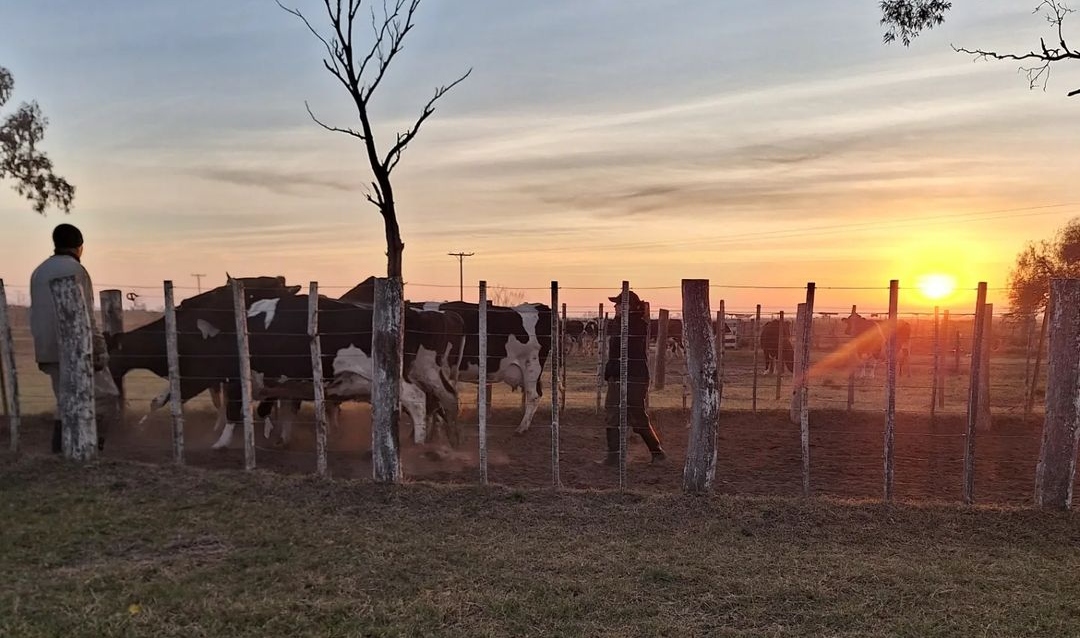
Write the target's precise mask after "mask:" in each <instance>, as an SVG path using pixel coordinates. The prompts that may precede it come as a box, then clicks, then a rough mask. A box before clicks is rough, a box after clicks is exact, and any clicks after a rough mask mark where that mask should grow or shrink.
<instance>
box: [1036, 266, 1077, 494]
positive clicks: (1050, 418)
mask: <svg viewBox="0 0 1080 638" xmlns="http://www.w3.org/2000/svg"><path fill="white" fill-rule="evenodd" d="M1050 299H1051V301H1052V303H1051V304H1050V307H1051V311H1050V312H1048V314H1050V315H1051V319H1050V355H1049V357H1048V358H1047V361H1046V363H1047V375H1048V376H1047V383H1046V418H1045V419H1044V421H1043V436H1042V448H1041V450H1040V452H1039V464H1038V466H1037V469H1036V471H1035V502H1036V503H1037V504H1038V505H1039V506H1040V507H1046V508H1055V509H1068V508H1069V507H1071V506H1072V493H1073V481H1074V478H1075V476H1076V452H1077V449H1076V448H1077V440H1078V438H1080V348H1077V346H1076V344H1077V343H1080V279H1054V280H1051V282H1050Z"/></svg>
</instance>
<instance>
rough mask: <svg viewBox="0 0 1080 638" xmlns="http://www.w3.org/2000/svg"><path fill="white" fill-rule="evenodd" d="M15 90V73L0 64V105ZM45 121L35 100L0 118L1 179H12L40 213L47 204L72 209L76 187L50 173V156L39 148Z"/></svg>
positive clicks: (66, 209) (51, 166)
mask: <svg viewBox="0 0 1080 638" xmlns="http://www.w3.org/2000/svg"><path fill="white" fill-rule="evenodd" d="M14 90H15V78H14V76H12V74H11V71H8V70H7V69H5V68H4V67H2V66H0V107H2V106H4V105H5V104H7V101H8V100H9V99H10V98H11V94H12V93H13V92H14ZM48 124H49V121H48V120H47V119H46V118H45V116H44V115H42V113H41V108H40V107H38V105H37V102H30V103H25V102H24V103H23V104H20V105H19V108H17V109H15V112H14V113H12V114H11V115H8V116H7V117H6V118H4V119H3V121H2V122H0V180H4V179H11V180H14V181H15V184H14V188H15V192H16V193H18V194H19V195H22V196H24V197H26V198H27V199H29V200H30V201H32V202H33V203H34V210H35V211H36V212H38V213H40V214H42V215H44V214H45V210H46V209H47V208H49V207H50V206H56V207H58V208H60V209H62V210H63V211H64V212H71V202H72V200H74V199H75V187H74V186H72V185H71V184H69V183H68V181H67V180H65V179H64V178H63V177H60V176H58V175H56V174H55V173H53V163H52V160H50V159H49V158H48V157H47V156H46V155H45V153H43V152H41V151H40V150H39V149H38V144H40V143H41V140H42V139H43V138H44V137H45V127H46V126H48Z"/></svg>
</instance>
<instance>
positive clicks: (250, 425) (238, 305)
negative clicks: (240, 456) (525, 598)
mask: <svg viewBox="0 0 1080 638" xmlns="http://www.w3.org/2000/svg"><path fill="white" fill-rule="evenodd" d="M232 295H233V315H234V317H235V319H236V347H237V352H238V353H239V355H240V400H241V401H242V402H243V415H244V469H245V470H249V471H250V470H254V469H255V415H254V414H253V413H252V407H251V401H252V391H251V350H250V349H249V348H248V329H247V303H245V301H244V297H245V295H244V284H243V283H242V282H241V281H240V280H238V279H233V280H232Z"/></svg>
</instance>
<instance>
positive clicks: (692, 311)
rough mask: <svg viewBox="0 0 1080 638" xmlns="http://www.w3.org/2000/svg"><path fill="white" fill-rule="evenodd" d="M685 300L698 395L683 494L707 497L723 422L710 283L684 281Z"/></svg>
mask: <svg viewBox="0 0 1080 638" xmlns="http://www.w3.org/2000/svg"><path fill="white" fill-rule="evenodd" d="M682 297H683V313H682V322H683V342H684V343H685V344H686V368H687V372H688V373H689V376H690V383H691V386H692V388H693V393H694V396H693V401H692V406H693V407H692V410H691V414H692V416H691V420H690V440H689V441H688V445H687V449H686V464H685V466H684V467H683V490H685V491H687V492H690V493H703V492H707V491H708V490H709V489H710V488H711V487H712V482H713V478H714V477H715V475H716V430H717V424H718V421H719V418H720V388H719V387H718V386H719V384H718V376H717V371H716V343H715V341H716V335H715V332H714V331H713V329H712V321H711V317H710V316H709V315H710V312H709V280H708V279H683V280H682Z"/></svg>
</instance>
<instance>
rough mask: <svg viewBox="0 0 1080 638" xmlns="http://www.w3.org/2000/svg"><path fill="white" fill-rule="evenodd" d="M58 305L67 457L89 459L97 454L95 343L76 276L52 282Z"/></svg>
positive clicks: (60, 400) (59, 405) (59, 404)
mask: <svg viewBox="0 0 1080 638" xmlns="http://www.w3.org/2000/svg"><path fill="white" fill-rule="evenodd" d="M49 289H50V290H51V291H52V297H53V305H54V306H55V308H56V332H57V336H58V337H59V343H60V396H59V397H57V408H58V412H59V413H60V420H61V422H62V423H63V425H62V430H61V431H62V433H63V434H62V445H63V451H64V457H65V458H68V459H73V460H76V461H89V460H92V459H93V458H95V457H96V456H97V423H96V420H95V418H94V408H95V406H94V363H93V352H94V344H93V339H92V336H91V332H90V303H91V302H92V301H93V300H92V299H86V298H85V296H84V294H83V287H82V286H81V285H80V284H79V283H78V282H76V280H75V276H74V275H71V276H69V277H62V278H60V279H54V280H52V281H50V282H49Z"/></svg>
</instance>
